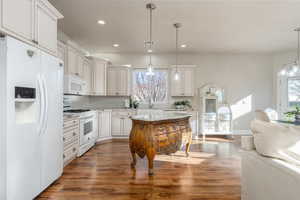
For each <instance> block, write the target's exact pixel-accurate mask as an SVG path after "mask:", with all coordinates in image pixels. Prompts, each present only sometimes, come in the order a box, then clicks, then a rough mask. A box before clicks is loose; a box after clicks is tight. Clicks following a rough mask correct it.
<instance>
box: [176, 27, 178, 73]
mask: <svg viewBox="0 0 300 200" xmlns="http://www.w3.org/2000/svg"><path fill="white" fill-rule="evenodd" d="M176 73H178V27H176Z"/></svg>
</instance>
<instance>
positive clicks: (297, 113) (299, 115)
mask: <svg viewBox="0 0 300 200" xmlns="http://www.w3.org/2000/svg"><path fill="white" fill-rule="evenodd" d="M295 109H296V110H293V111H289V112H286V113H284V114H285V115H286V117H287V118H289V119H291V118H293V119H295V121H296V122H300V107H299V106H296V107H295Z"/></svg>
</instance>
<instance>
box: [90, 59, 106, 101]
mask: <svg viewBox="0 0 300 200" xmlns="http://www.w3.org/2000/svg"><path fill="white" fill-rule="evenodd" d="M106 69H107V62H104V61H101V60H98V59H94V66H93V94H94V95H101V96H104V95H106Z"/></svg>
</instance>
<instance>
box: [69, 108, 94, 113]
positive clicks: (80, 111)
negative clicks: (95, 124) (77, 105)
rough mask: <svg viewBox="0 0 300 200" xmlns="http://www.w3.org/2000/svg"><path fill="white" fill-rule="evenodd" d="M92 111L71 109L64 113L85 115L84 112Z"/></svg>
mask: <svg viewBox="0 0 300 200" xmlns="http://www.w3.org/2000/svg"><path fill="white" fill-rule="evenodd" d="M89 111H91V110H89V109H71V110H64V113H83V112H89Z"/></svg>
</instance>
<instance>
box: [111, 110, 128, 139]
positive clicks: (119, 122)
mask: <svg viewBox="0 0 300 200" xmlns="http://www.w3.org/2000/svg"><path fill="white" fill-rule="evenodd" d="M131 115H132V112H130V111H128V112H127V111H123V112H118V111H113V112H112V117H111V133H112V137H128V136H129V134H130V131H131V127H132V122H131V119H130V116H131Z"/></svg>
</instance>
